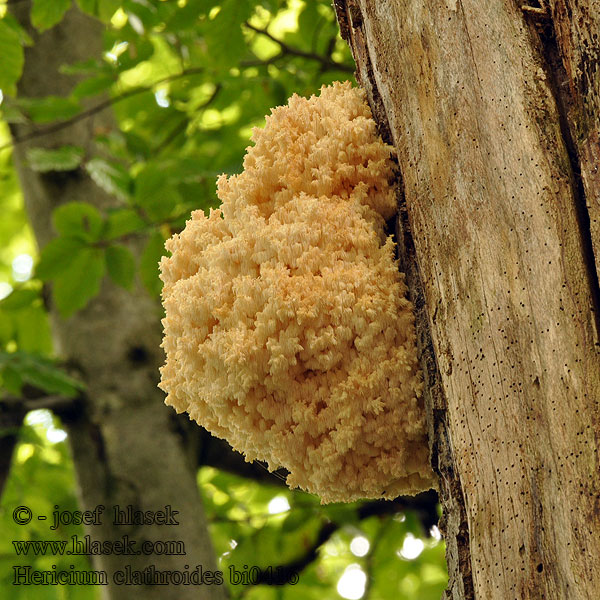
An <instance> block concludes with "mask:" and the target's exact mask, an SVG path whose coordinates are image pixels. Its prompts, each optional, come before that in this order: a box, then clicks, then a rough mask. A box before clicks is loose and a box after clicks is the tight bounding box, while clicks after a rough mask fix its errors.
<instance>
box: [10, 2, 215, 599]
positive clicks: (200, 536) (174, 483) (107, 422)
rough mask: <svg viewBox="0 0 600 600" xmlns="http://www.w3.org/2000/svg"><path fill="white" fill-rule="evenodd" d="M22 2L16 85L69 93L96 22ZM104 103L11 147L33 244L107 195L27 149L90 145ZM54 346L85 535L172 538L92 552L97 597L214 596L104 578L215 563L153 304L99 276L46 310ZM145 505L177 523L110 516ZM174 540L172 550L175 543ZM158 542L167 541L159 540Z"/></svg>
mask: <svg viewBox="0 0 600 600" xmlns="http://www.w3.org/2000/svg"><path fill="white" fill-rule="evenodd" d="M29 9H30V5H29V3H20V4H17V5H15V7H14V12H15V14H16V15H17V17H18V18H19V20H20V21H21V22H22V23H23V24H24V25H25V26H26V27H27V29H28V31H29V33H30V34H31V35H32V37H33V38H34V41H35V44H34V45H33V46H32V47H30V48H27V49H26V63H25V71H24V74H23V78H22V80H21V82H20V85H19V94H20V95H22V96H28V97H41V96H47V95H50V94H56V95H59V96H65V95H68V93H69V92H70V90H71V88H72V86H73V85H74V83H75V82H74V80H73V78H72V77H68V76H65V75H61V74H59V71H58V69H59V67H60V66H61V64H65V63H66V64H70V63H74V62H77V61H83V60H86V59H88V58H90V57H93V58H97V57H99V56H101V53H102V38H101V36H102V30H103V28H102V25H101V24H100V23H99V22H96V21H94V20H93V19H91V18H88V17H87V16H85V15H83V14H82V13H81V12H79V11H78V10H76V9H72V10H70V11H69V12H68V13H67V15H66V16H65V19H64V20H63V21H62V22H61V23H60V24H59V25H58V26H56V27H54V28H52V29H50V30H49V31H47V32H45V33H43V34H41V35H40V34H38V33H37V32H35V31H34V30H32V28H31V27H30V26H29V25H28V16H27V15H28V11H29ZM113 125H114V124H113V122H112V118H111V114H110V111H105V112H104V113H101V114H98V115H95V116H94V117H92V118H90V119H87V120H85V121H82V122H79V123H77V124H75V125H73V126H71V127H69V128H66V129H63V130H61V131H60V132H56V133H53V134H51V135H45V136H43V137H39V138H37V139H35V140H34V141H32V142H29V143H26V144H25V143H24V144H19V145H17V146H16V148H15V153H14V155H15V164H16V167H17V170H18V172H19V175H20V179H21V182H22V187H23V193H24V196H25V203H26V207H27V211H28V214H29V217H30V220H31V224H32V226H33V229H34V232H35V235H36V237H37V240H38V243H39V246H40V247H43V246H44V245H45V244H46V243H47V242H48V241H49V239H50V238H51V237H52V226H51V214H52V210H53V209H54V208H56V206H58V205H59V204H60V203H62V202H65V201H73V200H80V201H81V200H83V201H86V202H89V203H91V204H93V205H95V206H97V207H99V208H106V207H107V206H110V205H111V204H112V203H113V202H114V200H113V199H112V198H110V197H108V196H107V195H106V194H105V193H104V192H103V191H102V190H100V189H99V188H98V187H97V186H96V185H95V184H94V183H93V181H92V180H91V179H90V177H89V176H88V175H87V173H85V172H84V171H83V170H82V169H78V170H76V171H70V172H67V173H64V172H63V173H56V172H50V173H45V174H40V173H36V172H33V171H31V170H30V169H28V168H27V165H26V161H25V153H26V150H27V148H28V147H31V146H34V145H35V146H42V147H46V148H54V147H59V146H61V145H63V144H74V145H79V146H83V147H84V148H85V149H86V151H87V152H88V153H90V154H92V155H93V154H94V136H95V135H96V134H97V133H98V132H101V131H106V130H109V129H110V128H112V127H113ZM32 129H33V126H30V125H19V126H15V127H13V135H16V136H18V137H21V136H23V135H26V134H28V133H30V132H31V131H32ZM51 316H52V318H53V319H52V320H53V331H54V334H55V341H56V345H57V348H58V351H59V353H60V355H61V356H62V357H64V358H65V359H66V361H67V362H68V363H69V364H70V365H72V366H73V367H75V368H76V369H77V370H78V371H79V373H80V374H81V377H82V378H83V380H84V381H85V383H86V384H87V391H86V398H85V402H84V403H83V406H82V407H80V409H79V410H76V411H70V412H69V413H66V414H64V415H63V419H64V422H65V426H66V428H67V430H68V433H69V441H70V444H71V449H72V454H73V459H74V461H75V468H76V473H77V477H78V485H79V495H80V501H81V507H82V509H83V510H93V509H94V508H95V507H96V506H98V505H101V504H102V505H104V506H105V511H104V514H103V518H102V525H94V526H91V527H89V528H88V530H87V531H86V533H88V534H89V535H90V536H91V538H92V539H94V540H121V539H122V536H123V535H128V536H129V538H130V539H132V540H136V542H137V547H136V548H134V550H139V549H140V544H142V543H143V542H145V541H150V542H160V541H174V542H183V544H184V547H185V555H179V554H176V555H168V554H161V550H160V549H159V550H157V551H156V552H153V553H151V554H150V555H145V554H141V555H126V556H119V555H117V554H113V555H105V556H93V557H92V558H93V568H94V569H96V570H103V571H106V573H107V575H108V582H109V585H107V586H105V587H102V591H103V593H104V597H105V598H110V599H111V600H118V599H120V598H123V599H132V598H144V599H152V598H161V600H162V599H165V598H176V599H177V600H182V599H186V598H195V599H197V598H211V599H218V598H225V597H226V592H225V587H224V585H170V586H164V585H155V586H152V585H115V584H113V573H114V572H115V571H117V570H123V569H124V568H125V567H126V565H130V567H131V569H132V570H133V571H142V570H143V569H145V568H146V567H149V566H153V567H154V568H155V570H156V571H157V572H158V571H180V572H182V573H183V572H185V571H186V570H188V569H186V566H187V565H189V571H193V570H194V569H195V568H196V566H197V565H201V568H202V569H203V571H206V570H210V571H215V570H216V562H215V556H214V553H213V549H212V545H211V542H210V538H209V535H208V530H207V524H206V521H205V518H204V513H203V510H202V505H201V501H200V497H199V493H198V489H197V484H196V465H197V463H196V462H195V460H191V458H190V456H189V453H186V450H185V446H184V440H183V439H182V433H181V432H182V428H181V426H179V425H178V423H179V421H178V420H176V416H175V414H174V413H173V411H172V410H170V409H169V408H167V407H166V406H164V404H163V399H164V398H163V394H162V392H161V391H160V390H159V389H158V388H157V387H156V386H157V381H158V367H159V365H160V364H161V363H162V362H163V355H162V352H161V350H160V347H159V346H160V342H161V331H160V308H159V306H158V303H157V302H155V301H154V299H151V298H150V297H149V296H148V295H147V294H146V293H144V292H143V291H142V290H141V289H139V288H138V289H137V290H136V291H135V292H134V293H129V292H126V291H124V290H123V289H120V288H117V287H115V286H114V285H112V284H111V283H110V282H108V281H105V282H104V283H103V286H102V289H101V291H100V294H99V295H98V296H97V297H96V298H94V299H93V300H92V301H91V303H90V304H89V305H88V306H87V307H86V308H85V309H84V310H82V311H80V312H78V313H77V314H76V315H75V316H73V317H71V318H69V319H67V320H64V319H62V318H60V317H58V316H57V314H56V312H55V311H54V310H51ZM116 505H118V506H120V507H121V508H122V509H125V507H127V506H128V505H132V506H133V508H134V509H138V510H144V511H159V510H163V511H164V510H165V506H169V505H170V506H171V507H172V510H173V511H178V514H176V515H175V516H174V519H175V521H177V522H178V523H179V524H178V525H161V524H155V525H134V526H127V527H126V526H116V525H114V524H113V507H114V506H116ZM179 550H180V547H179V548H176V551H179ZM167 551H168V550H167Z"/></svg>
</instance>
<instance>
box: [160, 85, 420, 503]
mask: <svg viewBox="0 0 600 600" xmlns="http://www.w3.org/2000/svg"><path fill="white" fill-rule="evenodd" d="M252 139H253V141H254V146H251V147H249V148H248V149H247V154H246V157H245V159H244V170H243V172H242V173H241V174H239V175H235V176H232V177H227V176H225V175H222V176H221V177H220V178H219V180H218V196H219V198H220V199H221V202H222V204H221V206H220V208H219V209H218V210H211V211H210V214H209V216H208V217H207V216H205V214H204V213H203V212H202V211H195V212H193V213H192V217H191V219H190V220H189V221H188V222H187V224H186V227H185V229H184V230H183V231H182V232H181V233H179V234H176V235H174V236H173V237H172V238H171V239H170V240H168V242H167V249H168V250H169V251H170V252H171V254H172V255H171V256H170V257H164V258H163V259H162V261H161V265H160V266H161V278H162V280H163V282H164V288H163V294H162V297H163V303H164V307H165V310H166V317H165V319H164V320H163V325H164V342H163V347H164V350H165V352H166V364H165V365H164V367H163V368H162V369H161V375H162V381H161V383H160V387H161V388H162V389H163V390H164V391H165V392H166V393H167V398H166V403H167V404H169V405H171V406H173V407H174V408H175V409H176V410H177V411H178V412H184V411H186V412H188V413H189V415H190V417H191V418H192V419H195V420H196V421H197V422H198V423H199V424H201V425H202V426H204V427H206V428H207V429H208V430H209V431H211V432H212V433H213V434H214V435H216V436H218V437H221V438H225V439H226V440H227V441H228V442H229V443H230V444H231V445H232V446H233V447H234V448H235V449H236V450H239V451H240V452H242V453H243V454H244V455H245V456H246V459H247V460H253V459H260V460H263V461H266V462H267V463H268V465H269V468H271V469H275V468H277V467H280V466H283V467H285V468H286V469H288V471H289V473H290V474H289V476H288V480H287V482H288V484H289V485H290V486H291V487H296V486H298V487H300V488H302V489H304V490H307V491H309V492H313V493H315V494H318V495H319V496H320V497H321V499H322V501H323V502H333V501H351V500H355V499H358V498H394V497H396V496H398V495H400V494H413V493H416V492H419V491H421V490H424V489H428V488H430V487H431V483H432V473H431V470H430V466H429V461H428V457H429V450H428V446H427V439H426V431H425V411H424V408H423V400H422V378H421V374H420V371H419V367H418V362H417V355H416V349H415V332H414V325H413V321H414V318H413V312H412V305H411V304H410V303H409V301H408V300H407V299H406V296H405V295H406V286H405V284H404V280H403V275H402V274H401V273H399V272H398V268H397V264H396V262H395V260H394V244H393V242H392V239H391V238H387V239H386V236H385V233H384V225H385V219H388V218H390V217H391V216H393V215H394V213H395V212H396V199H395V194H394V190H393V188H392V187H391V185H390V182H391V181H392V163H391V161H390V150H391V148H390V147H389V146H386V145H385V144H384V143H383V142H382V141H381V140H380V138H379V137H378V135H377V132H376V126H375V122H374V121H373V119H372V117H371V112H370V109H369V107H368V105H367V104H366V102H365V100H364V94H363V92H362V91H361V90H358V89H356V88H352V87H351V86H350V84H349V83H335V84H333V85H332V86H329V87H323V88H322V89H321V93H320V96H318V97H317V96H313V97H311V98H310V99H305V98H301V97H298V96H296V95H294V96H292V98H290V100H289V103H288V105H287V106H284V107H279V108H276V109H274V110H272V113H271V115H270V116H268V117H267V120H266V126H265V128H264V129H255V130H254V131H253V136H252Z"/></svg>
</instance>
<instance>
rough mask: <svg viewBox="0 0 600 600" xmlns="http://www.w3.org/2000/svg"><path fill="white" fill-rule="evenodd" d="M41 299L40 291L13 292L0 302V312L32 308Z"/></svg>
mask: <svg viewBox="0 0 600 600" xmlns="http://www.w3.org/2000/svg"><path fill="white" fill-rule="evenodd" d="M39 297H40V293H39V292H38V290H30V289H19V290H13V291H12V292H11V293H10V294H9V295H8V296H6V298H3V299H2V300H0V310H19V309H21V308H25V307H26V306H30V305H31V304H32V303H33V302H34V301H35V300H37V299H38V298H39Z"/></svg>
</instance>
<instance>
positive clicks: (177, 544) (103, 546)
mask: <svg viewBox="0 0 600 600" xmlns="http://www.w3.org/2000/svg"><path fill="white" fill-rule="evenodd" d="M13 547H14V549H15V553H16V554H17V555H18V556H32V555H35V556H42V555H54V556H64V555H67V556H70V555H73V556H77V555H85V556H89V555H90V554H91V555H109V554H122V555H129V556H138V555H146V556H149V555H150V554H158V555H166V556H184V555H185V545H184V543H183V542H182V541H181V540H165V541H163V540H158V541H150V540H144V541H143V542H142V543H138V541H137V540H134V539H131V538H130V537H129V536H128V535H124V536H123V537H122V538H121V539H120V540H116V541H103V542H100V541H98V540H92V539H91V537H90V536H89V535H86V536H84V537H83V538H79V537H78V536H76V535H73V536H71V540H70V541H67V540H62V541H46V540H13Z"/></svg>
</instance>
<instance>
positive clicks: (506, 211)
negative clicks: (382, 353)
mask: <svg viewBox="0 0 600 600" xmlns="http://www.w3.org/2000/svg"><path fill="white" fill-rule="evenodd" d="M334 4H335V8H336V12H337V15H338V21H339V24H340V30H341V33H342V36H343V37H344V38H345V39H346V40H347V41H348V43H349V44H350V47H351V49H352V52H353V54H354V57H355V60H356V63H357V79H358V80H359V82H360V83H361V85H363V87H364V88H365V89H366V90H367V94H368V96H369V100H370V102H371V106H372V108H373V112H374V115H375V118H376V120H377V121H378V123H379V126H380V129H381V132H382V135H383V136H384V138H387V140H388V141H390V143H392V144H393V145H394V147H395V149H396V152H397V160H398V165H399V170H400V175H401V177H400V193H401V196H402V197H401V199H400V218H399V235H398V238H399V240H400V242H401V243H400V246H401V249H400V254H401V256H402V267H403V269H404V270H405V271H406V272H407V283H408V285H409V287H410V291H411V295H412V299H413V302H414V303H415V306H416V319H417V331H418V339H419V352H420V353H421V361H422V364H423V369H424V372H425V377H426V385H427V388H428V389H427V393H426V400H427V404H428V412H429V422H430V436H431V445H432V461H433V467H434V469H435V471H436V473H437V474H438V475H439V478H440V485H439V487H440V490H439V491H440V500H441V502H442V507H443V510H444V517H443V519H444V523H445V527H444V529H445V538H446V543H447V559H448V568H449V573H450V584H449V587H448V590H447V592H446V597H447V598H453V599H456V600H459V599H460V600H464V599H471V598H480V599H482V600H492V599H496V598H498V599H502V600H504V599H506V598H518V599H519V600H521V599H528V598H531V599H534V598H535V599H539V598H546V599H557V600H558V599H561V600H562V599H566V598H569V599H570V598H577V599H579V598H581V599H586V598H589V599H591V598H595V597H597V590H598V589H599V587H600V571H599V570H598V569H597V565H598V563H599V561H600V535H599V534H600V481H599V477H598V473H599V472H600V461H599V453H598V450H599V439H600V416H599V415H600V413H599V410H598V409H599V408H600V345H599V343H598V329H597V324H598V311H599V304H598V300H599V293H598V258H597V257H598V256H599V252H598V244H599V237H598V232H599V231H600V228H599V219H598V215H599V207H600V203H599V202H598V199H599V197H600V178H599V176H598V158H599V155H600V149H599V146H598V140H599V139H600V137H599V132H598V130H599V124H600V93H599V92H600V88H599V86H600V84H599V61H598V57H599V55H600V40H599V39H598V35H599V34H598V32H599V31H600V27H599V22H600V21H599V20H600V10H598V2H597V1H593V0H590V1H586V0H579V1H576V2H572V3H571V2H569V3H567V2H565V1H563V0H561V1H557V2H551V3H550V8H549V10H548V11H546V10H545V9H544V8H542V5H537V4H536V5H535V6H533V7H523V6H521V3H520V2H518V3H517V2H514V1H512V0H504V1H501V2H483V3H482V2H475V1H473V0H469V1H464V0H463V1H460V0H446V2H432V1H426V2H416V1H414V0H394V1H392V0H379V1H375V0H336V1H335V2H334ZM528 8H529V9H530V10H528ZM531 9H533V10H531Z"/></svg>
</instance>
